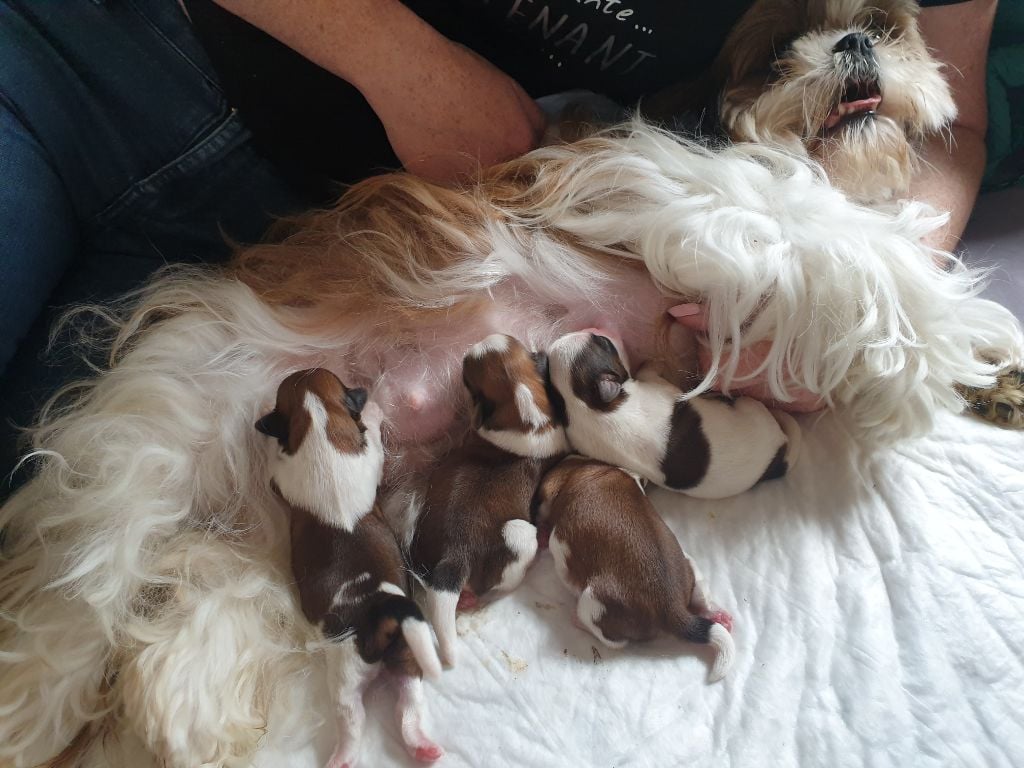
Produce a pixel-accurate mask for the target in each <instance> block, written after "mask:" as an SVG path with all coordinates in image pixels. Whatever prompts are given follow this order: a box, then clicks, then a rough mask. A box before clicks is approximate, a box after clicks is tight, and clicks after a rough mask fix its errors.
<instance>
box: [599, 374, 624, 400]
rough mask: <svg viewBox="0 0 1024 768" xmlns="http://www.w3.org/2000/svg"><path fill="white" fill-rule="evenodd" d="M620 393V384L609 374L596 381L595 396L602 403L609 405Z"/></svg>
mask: <svg viewBox="0 0 1024 768" xmlns="http://www.w3.org/2000/svg"><path fill="white" fill-rule="evenodd" d="M620 392H622V382H621V381H618V380H617V379H616V378H614V377H613V376H612V375H611V374H604V375H603V376H602V377H601V378H600V379H598V380H597V395H598V397H600V398H601V402H602V403H610V402H611V401H612V400H614V399H615V398H616V397H618V396H619V393H620Z"/></svg>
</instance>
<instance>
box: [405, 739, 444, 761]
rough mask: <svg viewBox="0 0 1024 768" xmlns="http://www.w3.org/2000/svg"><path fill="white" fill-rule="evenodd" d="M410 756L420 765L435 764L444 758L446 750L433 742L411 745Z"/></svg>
mask: <svg viewBox="0 0 1024 768" xmlns="http://www.w3.org/2000/svg"><path fill="white" fill-rule="evenodd" d="M409 754H410V755H412V757H413V759H414V760H416V761H418V762H420V763H433V762H436V761H438V760H440V759H441V758H442V757H444V750H443V749H441V748H440V747H439V746H437V744H435V743H434V742H432V741H423V742H421V743H419V744H415V745H413V744H410V745H409Z"/></svg>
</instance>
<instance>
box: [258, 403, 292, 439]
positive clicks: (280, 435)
mask: <svg viewBox="0 0 1024 768" xmlns="http://www.w3.org/2000/svg"><path fill="white" fill-rule="evenodd" d="M256 431H257V432H262V433H263V434H264V435H266V436H267V437H273V438H275V439H276V440H284V439H285V438H287V437H288V422H287V421H286V420H285V418H284V416H282V415H281V414H280V413H278V412H277V411H276V410H275V411H271V412H270V413H268V414H267V415H266V416H264V417H263V418H262V419H260V420H259V421H257V422H256Z"/></svg>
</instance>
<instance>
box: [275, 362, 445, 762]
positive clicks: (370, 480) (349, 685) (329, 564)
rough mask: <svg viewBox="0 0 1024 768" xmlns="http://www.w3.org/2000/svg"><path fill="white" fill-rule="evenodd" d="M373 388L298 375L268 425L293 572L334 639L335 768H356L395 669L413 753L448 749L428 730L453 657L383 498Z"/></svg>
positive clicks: (330, 649) (326, 375)
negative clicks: (427, 690) (428, 714)
mask: <svg viewBox="0 0 1024 768" xmlns="http://www.w3.org/2000/svg"><path fill="white" fill-rule="evenodd" d="M366 398H367V394H366V390H364V389H349V388H347V387H346V386H345V385H344V384H342V383H341V381H340V380H339V379H338V377H337V376H335V375H334V374H333V373H331V372H330V371H327V370H324V369H322V368H315V369H311V370H307V371H300V372H298V373H293V374H292V375H291V376H289V377H288V378H287V379H285V380H284V382H283V383H282V384H281V386H280V387H279V388H278V391H277V403H276V406H275V408H274V410H273V411H271V412H270V413H268V414H267V415H266V416H264V417H263V418H261V419H260V420H259V421H258V422H257V423H256V429H258V430H259V431H260V432H262V433H263V434H265V435H268V436H270V437H273V438H275V439H276V440H277V446H276V450H274V451H273V452H272V455H271V458H270V474H271V478H272V484H273V486H274V488H275V490H276V491H277V492H278V493H279V494H280V495H281V497H282V498H283V499H284V500H285V501H286V502H287V503H288V505H289V506H290V507H291V551H292V571H293V573H294V575H295V581H296V584H297V585H298V589H299V598H300V601H301V604H302V612H303V613H304V614H305V616H306V618H307V619H308V620H309V622H310V623H311V624H313V625H314V626H316V627H317V628H318V629H319V630H320V632H321V633H322V635H323V637H324V639H325V640H326V641H327V643H328V644H327V648H326V652H327V673H328V684H329V686H330V689H331V696H332V700H333V704H334V707H335V714H336V716H337V718H338V743H337V747H336V748H335V750H334V754H333V755H332V757H331V759H330V762H329V763H328V766H329V768H346V767H347V768H350V767H351V766H353V765H354V764H355V761H356V759H357V757H358V755H359V741H360V736H361V734H362V730H363V723H364V721H365V712H364V709H363V702H362V697H363V691H364V689H365V688H366V686H367V685H368V683H369V682H370V681H371V680H373V678H375V677H376V676H377V675H378V674H379V672H380V671H381V670H382V669H384V670H387V671H388V672H391V673H392V674H393V675H394V677H395V680H396V681H397V684H398V688H399V698H398V708H397V712H398V717H399V724H400V728H401V733H402V739H403V741H404V742H405V746H406V749H407V750H408V751H409V753H410V754H411V755H412V756H413V757H415V758H416V759H417V760H421V761H424V762H432V761H434V760H437V759H438V758H439V757H441V755H442V754H443V753H442V751H441V749H440V748H439V747H438V746H437V745H436V744H434V743H433V742H432V741H431V740H430V739H429V738H428V737H427V736H426V735H425V734H424V732H423V727H422V718H423V690H422V681H421V677H422V676H423V675H426V676H428V677H432V678H435V677H437V676H439V675H440V673H441V664H440V661H439V660H438V658H437V653H436V651H435V650H434V642H433V638H432V637H431V632H430V627H429V626H428V624H427V623H426V621H425V620H424V618H423V614H422V613H421V612H420V609H419V608H418V607H417V605H416V603H414V602H413V601H412V600H411V599H410V598H409V597H408V596H407V595H406V592H405V590H406V587H407V584H406V569H405V564H404V562H403V559H402V553H401V548H400V547H399V544H398V540H397V539H396V538H395V535H394V532H393V531H392V530H391V528H390V527H389V526H388V524H387V523H386V522H385V520H384V516H383V514H382V513H381V511H380V508H379V506H378V505H377V502H376V496H377V485H378V483H379V481H380V477H381V471H382V468H383V462H384V451H383V448H382V445H381V438H380V424H381V411H380V409H379V408H378V407H377V406H376V405H375V404H373V403H367V402H366Z"/></svg>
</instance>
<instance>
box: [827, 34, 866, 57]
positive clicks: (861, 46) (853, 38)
mask: <svg viewBox="0 0 1024 768" xmlns="http://www.w3.org/2000/svg"><path fill="white" fill-rule="evenodd" d="M874 47H875V44H874V43H873V42H871V38H870V37H868V36H867V35H865V34H864V33H863V32H851V33H850V34H848V35H846V36H845V37H844V38H843V39H842V40H840V41H839V42H838V43H836V44H835V45H834V46H833V47H832V52H833V53H845V52H846V51H849V52H851V53H859V54H860V55H861V56H867V55H868V54H869V53H871V49H872V48H874Z"/></svg>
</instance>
